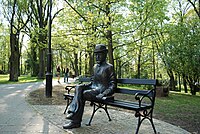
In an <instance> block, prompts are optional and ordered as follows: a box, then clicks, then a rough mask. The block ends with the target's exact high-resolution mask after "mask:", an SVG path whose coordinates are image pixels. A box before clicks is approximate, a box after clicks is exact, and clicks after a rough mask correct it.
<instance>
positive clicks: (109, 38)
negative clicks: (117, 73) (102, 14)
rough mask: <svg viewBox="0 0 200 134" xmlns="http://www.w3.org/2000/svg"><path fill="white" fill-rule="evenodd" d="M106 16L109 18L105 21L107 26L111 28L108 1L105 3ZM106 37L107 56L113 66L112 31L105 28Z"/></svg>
mask: <svg viewBox="0 0 200 134" xmlns="http://www.w3.org/2000/svg"><path fill="white" fill-rule="evenodd" d="M106 17H108V20H109V21H108V22H107V27H108V29H110V28H111V16H110V3H107V5H106ZM106 38H107V40H108V57H109V62H110V64H112V65H113V67H114V58H113V44H112V31H111V30H107V36H106Z"/></svg>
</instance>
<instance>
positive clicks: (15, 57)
mask: <svg viewBox="0 0 200 134" xmlns="http://www.w3.org/2000/svg"><path fill="white" fill-rule="evenodd" d="M2 3H3V5H4V16H5V18H7V20H8V22H9V24H10V51H11V55H10V58H9V63H10V65H9V67H10V78H9V80H10V81H18V76H19V69H20V68H19V67H20V64H19V63H20V55H21V54H20V47H19V37H20V32H21V30H22V29H23V28H24V27H25V26H26V24H27V23H28V21H29V19H30V17H31V12H30V11H29V2H28V1H17V0H13V1H2ZM6 7H8V8H6Z"/></svg>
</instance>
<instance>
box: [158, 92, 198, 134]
mask: <svg viewBox="0 0 200 134" xmlns="http://www.w3.org/2000/svg"><path fill="white" fill-rule="evenodd" d="M199 113H200V96H199V95H197V96H192V95H189V94H184V93H177V92H176V93H175V92H170V94H169V97H161V98H156V103H155V110H154V117H155V118H157V119H160V120H163V121H166V122H168V123H171V124H174V125H176V126H180V127H181V128H184V129H186V130H188V131H189V132H191V133H200V127H199V126H200V114H199Z"/></svg>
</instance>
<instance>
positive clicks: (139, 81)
mask: <svg viewBox="0 0 200 134" xmlns="http://www.w3.org/2000/svg"><path fill="white" fill-rule="evenodd" d="M117 84H133V85H152V86H153V90H155V88H156V85H157V80H155V79H126V78H119V79H117ZM138 92H140V93H147V92H149V91H148V90H133V89H128V88H123V87H119V86H118V87H117V89H116V93H124V94H136V93H138ZM149 95H150V96H154V95H155V91H154V92H152V93H151V94H149Z"/></svg>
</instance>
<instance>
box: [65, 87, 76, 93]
mask: <svg viewBox="0 0 200 134" xmlns="http://www.w3.org/2000/svg"><path fill="white" fill-rule="evenodd" d="M75 87H76V85H67V86H66V87H65V90H67V93H68V94H70V91H71V90H72V89H74V88H75Z"/></svg>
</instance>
